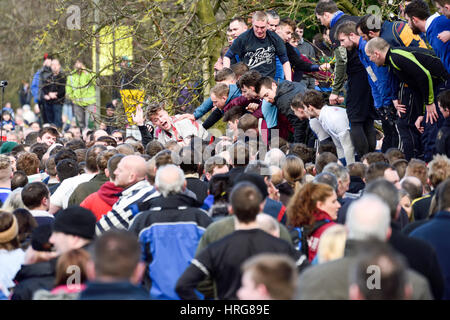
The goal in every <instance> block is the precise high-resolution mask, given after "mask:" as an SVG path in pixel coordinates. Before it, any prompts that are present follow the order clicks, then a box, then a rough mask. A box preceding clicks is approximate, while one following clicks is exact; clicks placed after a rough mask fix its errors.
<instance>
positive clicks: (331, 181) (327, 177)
mask: <svg viewBox="0 0 450 320" xmlns="http://www.w3.org/2000/svg"><path fill="white" fill-rule="evenodd" d="M329 165H333V166H330V167H328V166H329ZM334 165H336V166H340V165H338V164H337V163H335V162H332V163H329V164H328V165H326V166H325V168H326V167H328V171H325V168H324V170H323V171H322V172H321V173H319V174H318V175H317V176H315V177H314V180H313V182H315V183H325V184H327V185H329V186H330V187H332V188H333V190H334V191H335V192H336V195H337V196H338V198H337V200H338V201H339V203H340V204H341V207H340V208H339V210H338V218H337V220H336V222H337V223H340V224H344V223H345V218H346V216H347V211H348V207H349V206H350V205H351V203H352V201H353V200H355V199H354V198H345V199H343V198H342V197H341V196H340V195H339V188H341V190H342V183H341V182H340V181H339V179H338V178H337V176H336V174H339V173H338V172H336V171H340V173H341V174H340V177H341V178H342V176H343V175H344V173H345V172H347V174H348V171H347V169H346V168H344V167H342V166H340V167H342V168H343V169H344V170H341V168H337V169H336V166H334ZM332 168H333V169H336V170H331V169H332ZM348 179H349V182H348V183H349V184H350V176H349V178H348ZM347 188H348V187H347ZM341 192H342V191H341ZM344 193H345V192H344Z"/></svg>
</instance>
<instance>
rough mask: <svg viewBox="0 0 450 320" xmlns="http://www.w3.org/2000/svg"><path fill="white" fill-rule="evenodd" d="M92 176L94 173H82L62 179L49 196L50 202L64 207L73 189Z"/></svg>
mask: <svg viewBox="0 0 450 320" xmlns="http://www.w3.org/2000/svg"><path fill="white" fill-rule="evenodd" d="M94 176H95V173H83V174H81V175H79V176H75V177H72V178H68V179H66V180H64V181H63V182H61V184H60V185H59V187H58V188H57V189H56V191H55V192H54V193H53V194H52V196H51V197H50V203H51V204H52V205H54V206H57V207H60V208H63V209H66V208H67V206H68V203H69V198H70V196H71V195H72V193H73V191H74V190H75V189H76V188H77V187H78V186H79V185H80V184H82V183H83V182H88V181H90V180H91V179H92V178H93V177H94Z"/></svg>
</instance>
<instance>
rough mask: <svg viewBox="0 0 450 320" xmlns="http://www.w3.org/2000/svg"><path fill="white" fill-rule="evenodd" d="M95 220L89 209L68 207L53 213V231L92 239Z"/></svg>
mask: <svg viewBox="0 0 450 320" xmlns="http://www.w3.org/2000/svg"><path fill="white" fill-rule="evenodd" d="M96 220H97V219H96V218H95V216H94V214H93V213H92V211H91V210H88V209H85V208H82V207H80V206H72V207H68V208H67V209H64V210H62V211H59V212H58V213H57V214H56V215H55V221H54V222H53V231H56V232H62V233H65V234H70V235H74V236H79V237H82V238H85V239H93V238H94V236H95V223H96Z"/></svg>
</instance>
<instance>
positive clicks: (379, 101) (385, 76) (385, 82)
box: [358, 37, 397, 109]
mask: <svg viewBox="0 0 450 320" xmlns="http://www.w3.org/2000/svg"><path fill="white" fill-rule="evenodd" d="M366 44H367V41H365V40H364V39H363V38H362V37H361V38H360V39H359V46H358V55H359V59H360V60H361V63H362V64H363V66H364V67H365V68H366V71H367V73H368V77H367V78H368V79H369V84H370V87H371V89H372V96H373V101H374V104H375V108H377V109H378V108H379V107H382V106H389V105H390V104H391V103H392V100H394V99H395V94H394V92H392V89H391V88H393V87H392V84H393V82H395V81H397V80H396V79H395V77H394V75H393V74H391V73H390V72H389V69H388V67H378V66H377V65H376V64H375V63H373V62H372V61H370V59H369V57H368V56H367V54H366V51H365V48H366Z"/></svg>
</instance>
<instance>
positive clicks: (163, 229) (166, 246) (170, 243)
mask: <svg viewBox="0 0 450 320" xmlns="http://www.w3.org/2000/svg"><path fill="white" fill-rule="evenodd" d="M152 204H153V206H152V208H150V210H148V211H144V212H141V213H139V214H138V215H136V217H135V218H134V220H133V222H132V224H131V226H130V228H129V231H131V232H133V233H135V234H136V235H138V236H139V242H140V244H141V247H142V248H143V249H142V260H143V261H144V262H145V263H146V264H147V271H146V274H145V277H144V282H145V286H146V287H147V288H148V289H150V295H151V296H152V297H154V298H156V299H179V297H178V295H177V294H176V293H175V284H176V281H177V280H178V278H179V277H180V276H181V274H182V273H183V272H184V270H185V269H186V268H187V267H188V266H189V263H190V261H191V260H192V259H193V258H194V255H195V250H196V249H197V246H198V243H199V241H200V238H201V237H202V235H203V233H204V232H205V229H206V228H207V227H208V225H209V224H210V223H211V222H212V220H211V218H210V217H209V216H208V215H207V214H206V212H205V211H203V210H201V209H199V208H197V207H195V206H196V205H197V201H196V200H195V199H193V198H191V197H189V196H187V195H185V194H175V195H169V196H167V197H158V198H155V199H154V201H153V203H152Z"/></svg>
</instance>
